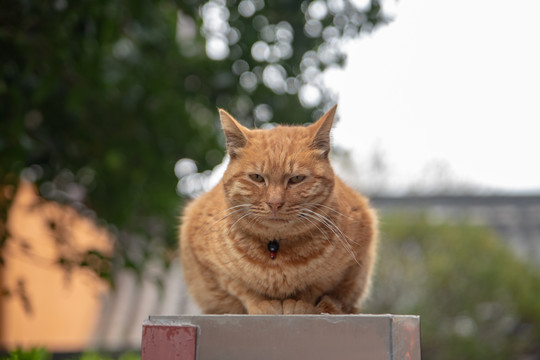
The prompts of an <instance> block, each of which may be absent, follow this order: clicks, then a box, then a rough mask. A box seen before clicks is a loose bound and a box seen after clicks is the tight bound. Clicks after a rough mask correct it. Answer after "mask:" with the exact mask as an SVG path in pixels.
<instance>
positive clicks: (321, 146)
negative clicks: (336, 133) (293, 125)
mask: <svg viewBox="0 0 540 360" xmlns="http://www.w3.org/2000/svg"><path fill="white" fill-rule="evenodd" d="M336 109H337V104H336V105H334V106H333V107H332V108H331V109H330V110H328V111H327V112H326V114H324V115H323V116H321V118H320V119H319V120H317V122H316V123H315V124H313V125H311V126H310V127H312V128H313V130H314V132H315V136H314V137H313V141H312V143H311V147H312V148H314V149H317V150H321V151H322V155H323V157H325V158H327V157H328V154H329V153H330V131H332V125H333V124H334V116H335V115H336Z"/></svg>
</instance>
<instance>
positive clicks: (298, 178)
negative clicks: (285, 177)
mask: <svg viewBox="0 0 540 360" xmlns="http://www.w3.org/2000/svg"><path fill="white" fill-rule="evenodd" d="M305 178H306V177H305V176H303V175H296V176H293V177H292V178H290V179H289V184H298V183H300V182H302V181H304V179H305Z"/></svg>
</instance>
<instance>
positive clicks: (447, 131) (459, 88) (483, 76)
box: [325, 0, 540, 192]
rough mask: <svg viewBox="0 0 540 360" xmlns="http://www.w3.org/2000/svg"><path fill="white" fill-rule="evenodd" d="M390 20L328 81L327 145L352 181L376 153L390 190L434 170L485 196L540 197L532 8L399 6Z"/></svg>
mask: <svg viewBox="0 0 540 360" xmlns="http://www.w3.org/2000/svg"><path fill="white" fill-rule="evenodd" d="M394 13H395V20H394V21H393V22H392V23H391V24H389V25H387V26H384V27H381V28H379V29H377V30H375V31H374V32H373V33H372V34H370V35H363V36H362V37H361V38H360V39H359V40H356V41H354V42H351V43H350V44H348V45H347V47H346V48H347V53H348V54H349V55H348V61H347V66H346V68H345V70H344V71H337V70H332V71H330V72H328V73H327V74H326V77H325V80H326V83H327V85H328V86H329V87H330V88H332V89H335V90H336V91H338V93H339V107H338V109H339V110H338V111H339V114H340V118H341V120H340V121H339V123H338V124H337V126H336V128H335V129H334V142H335V143H336V144H338V145H340V146H342V147H344V148H347V149H350V150H351V151H352V154H353V158H354V161H355V162H356V165H357V168H358V169H359V177H360V178H362V176H364V177H365V176H368V172H367V167H368V165H367V164H368V163H369V161H368V159H370V158H371V155H372V154H373V153H374V151H376V149H378V151H379V152H381V153H382V154H383V155H384V159H385V162H386V163H387V164H388V166H389V187H388V189H389V190H390V191H391V192H396V191H398V192H399V191H403V190H405V189H408V188H409V187H410V186H411V185H413V184H418V182H419V181H421V179H422V177H424V176H427V175H426V174H427V173H428V172H430V170H431V173H433V172H437V169H440V168H441V167H442V168H444V167H446V169H447V170H446V171H449V172H450V173H451V175H452V178H453V179H454V180H456V181H458V182H466V183H471V184H475V185H477V186H479V187H480V188H481V189H487V190H488V191H489V190H499V191H500V190H502V191H509V192H530V191H536V192H538V191H540V161H539V160H538V157H539V155H540V21H539V20H538V14H540V1H537V0H513V1H509V0H507V1H501V0H474V1H471V0H452V1H451V0H400V1H399V2H398V3H397V8H396V10H395V11H394ZM434 164H435V165H434ZM441 164H443V165H444V164H446V165H444V166H442V165H441ZM448 169H449V170H448ZM364 180H365V179H364Z"/></svg>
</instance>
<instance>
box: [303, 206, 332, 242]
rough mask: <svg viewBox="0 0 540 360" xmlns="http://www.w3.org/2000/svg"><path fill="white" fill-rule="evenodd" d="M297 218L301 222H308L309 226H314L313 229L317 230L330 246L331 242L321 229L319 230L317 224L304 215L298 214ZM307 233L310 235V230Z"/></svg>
mask: <svg viewBox="0 0 540 360" xmlns="http://www.w3.org/2000/svg"><path fill="white" fill-rule="evenodd" d="M298 218H299V219H300V220H301V221H302V222H303V220H305V221H307V222H309V223H310V224H311V225H313V226H315V227H316V228H317V230H319V232H320V233H321V234H323V236H324V238H325V239H326V241H328V243H329V244H330V245H332V242H331V241H330V238H329V237H328V235H327V234H326V233H325V232H324V231H323V229H321V227H320V226H319V225H317V223H315V222H313V221H311V220H310V219H309V218H308V217H307V215H306V214H302V213H300V216H299V217H298ZM304 224H305V223H304ZM309 232H310V234H312V232H311V230H310V231H309Z"/></svg>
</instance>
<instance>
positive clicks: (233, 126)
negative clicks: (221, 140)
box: [219, 109, 249, 159]
mask: <svg viewBox="0 0 540 360" xmlns="http://www.w3.org/2000/svg"><path fill="white" fill-rule="evenodd" d="M219 117H220V119H221V126H222V128H223V132H224V133H225V139H226V142H227V152H228V153H229V156H230V157H231V159H234V158H235V157H237V156H238V152H239V151H240V149H242V148H243V147H244V146H246V145H247V142H248V140H247V133H248V132H249V129H247V128H245V127H244V126H242V125H240V123H239V122H238V121H236V120H235V119H234V118H233V117H232V116H231V114H229V113H228V112H226V111H225V110H223V109H219Z"/></svg>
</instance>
